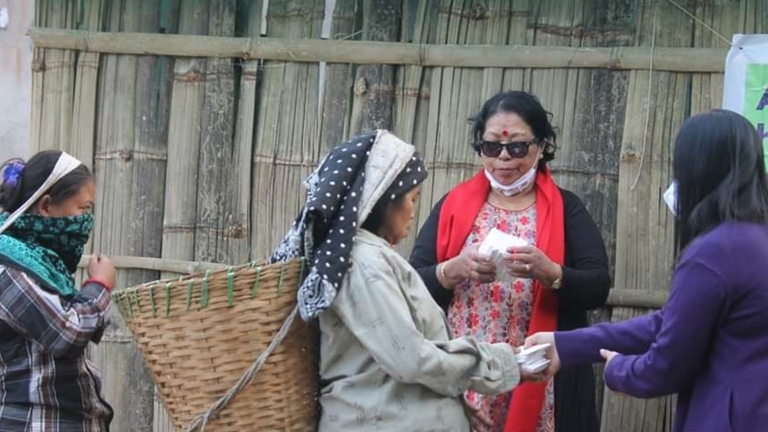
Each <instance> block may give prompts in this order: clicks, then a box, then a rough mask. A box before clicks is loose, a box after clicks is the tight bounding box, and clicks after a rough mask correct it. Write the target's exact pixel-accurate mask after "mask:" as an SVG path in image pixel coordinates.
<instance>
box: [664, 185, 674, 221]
mask: <svg viewBox="0 0 768 432" xmlns="http://www.w3.org/2000/svg"><path fill="white" fill-rule="evenodd" d="M663 197H664V202H665V203H667V207H669V211H671V212H672V214H673V215H674V216H675V217H677V181H675V180H672V183H671V184H670V185H669V187H668V188H667V190H666V191H664V195H663Z"/></svg>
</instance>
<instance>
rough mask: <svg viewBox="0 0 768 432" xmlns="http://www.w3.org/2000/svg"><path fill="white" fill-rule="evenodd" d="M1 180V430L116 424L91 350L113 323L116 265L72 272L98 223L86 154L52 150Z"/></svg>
mask: <svg viewBox="0 0 768 432" xmlns="http://www.w3.org/2000/svg"><path fill="white" fill-rule="evenodd" d="M0 170H1V171H2V174H3V177H2V180H3V181H2V185H1V186H0V208H2V210H3V213H1V214H0V430H2V431H4V432H17V431H18V432H37V431H46V432H95V431H107V430H109V423H110V421H111V419H112V408H111V407H110V406H109V405H108V404H107V403H106V402H105V401H104V399H103V398H102V396H101V394H100V393H101V383H100V378H99V375H98V372H97V371H96V369H95V367H94V366H93V365H91V364H90V362H89V361H88V359H87V355H86V347H87V346H88V343H89V342H95V343H98V342H99V340H100V338H101V335H102V334H103V332H104V329H105V328H106V326H107V325H108V323H109V322H108V319H107V316H108V315H107V314H108V311H109V307H110V295H109V290H110V289H111V287H112V286H113V285H114V283H115V269H114V267H113V266H112V263H111V262H110V261H109V260H108V259H106V258H94V259H92V260H91V262H90V263H89V265H88V269H87V270H88V275H89V276H90V278H89V279H88V280H87V281H86V282H85V283H84V284H83V285H82V287H81V288H80V289H79V290H78V289H76V288H75V280H74V278H73V277H72V275H73V274H74V273H75V270H77V265H78V263H79V261H80V258H81V257H82V254H83V247H84V246H85V243H86V242H87V241H88V238H89V236H90V233H91V229H92V228H93V215H92V213H91V211H92V208H93V200H94V183H93V177H92V175H91V173H90V171H89V170H88V168H86V167H85V166H84V165H83V164H82V163H80V161H78V160H77V159H75V158H73V157H72V156H70V155H68V154H66V153H63V152H60V151H44V152H41V153H38V154H37V155H35V156H34V157H32V158H31V159H30V160H29V162H27V163H26V164H24V163H23V162H22V161H21V160H11V161H9V162H8V163H6V164H5V165H3V166H2V167H0Z"/></svg>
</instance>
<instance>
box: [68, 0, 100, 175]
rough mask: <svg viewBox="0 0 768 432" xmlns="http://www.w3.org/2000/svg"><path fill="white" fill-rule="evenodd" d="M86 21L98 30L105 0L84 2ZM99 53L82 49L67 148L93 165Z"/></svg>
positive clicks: (78, 59) (88, 164)
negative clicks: (85, 51) (86, 51)
mask: <svg viewBox="0 0 768 432" xmlns="http://www.w3.org/2000/svg"><path fill="white" fill-rule="evenodd" d="M81 7H82V8H83V11H82V14H83V17H84V21H83V22H82V23H80V26H81V28H84V29H87V30H98V29H99V28H100V26H101V20H102V18H103V17H102V0H85V1H83V2H81ZM100 56H101V54H99V53H79V55H78V58H77V69H76V78H75V88H74V109H73V111H72V138H71V140H70V141H69V148H68V149H66V150H67V151H69V152H71V154H72V155H73V156H75V157H76V158H78V159H79V160H81V161H82V162H83V163H84V164H85V165H87V166H88V167H90V168H93V166H94V159H93V156H94V155H93V152H94V149H95V147H96V106H97V104H96V100H97V94H98V76H99V59H100Z"/></svg>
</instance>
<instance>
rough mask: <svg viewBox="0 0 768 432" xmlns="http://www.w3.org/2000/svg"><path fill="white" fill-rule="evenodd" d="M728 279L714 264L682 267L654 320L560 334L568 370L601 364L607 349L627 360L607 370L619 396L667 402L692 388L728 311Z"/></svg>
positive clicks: (559, 346) (698, 262) (618, 360)
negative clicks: (665, 398)
mask: <svg viewBox="0 0 768 432" xmlns="http://www.w3.org/2000/svg"><path fill="white" fill-rule="evenodd" d="M724 280H725V279H724V277H723V275H722V274H721V273H720V272H719V271H718V270H717V269H716V268H715V267H714V266H713V265H711V264H710V263H709V262H708V261H704V260H701V259H697V258H692V259H688V260H683V261H681V263H680V265H679V266H678V268H677V270H676V271H675V276H674V279H673V282H672V289H671V294H670V297H669V300H668V301H667V304H666V305H665V306H664V308H663V309H662V310H661V311H659V312H657V313H655V314H652V315H649V316H646V317H640V318H635V319H632V320H629V321H625V322H622V323H619V324H606V325H600V326H596V327H593V328H587V329H581V330H575V331H572V332H565V333H556V335H555V344H556V346H557V350H558V354H559V355H560V358H561V360H562V362H563V365H564V366H565V365H572V364H578V363H587V362H596V361H600V360H601V357H600V354H599V350H600V349H601V348H605V349H608V350H611V351H616V352H618V353H620V354H621V355H619V356H616V357H614V359H613V360H612V361H611V362H610V364H609V365H608V367H607V368H606V369H605V383H606V385H608V387H609V388H611V389H612V390H614V391H618V392H621V393H625V394H628V395H630V396H635V397H641V398H652V397H658V396H663V395H667V394H671V393H675V392H677V391H679V390H680V389H681V388H683V387H685V386H687V385H689V384H690V382H691V380H692V379H693V377H694V375H695V374H696V372H697V371H698V369H699V367H700V365H701V362H702V359H704V358H706V355H705V352H706V350H707V345H708V343H709V340H710V338H711V335H712V333H713V332H714V331H715V328H716V326H717V325H718V323H719V321H720V320H722V314H723V311H724V310H726V302H727V296H726V294H725V293H726V290H725V287H726V285H725V282H724Z"/></svg>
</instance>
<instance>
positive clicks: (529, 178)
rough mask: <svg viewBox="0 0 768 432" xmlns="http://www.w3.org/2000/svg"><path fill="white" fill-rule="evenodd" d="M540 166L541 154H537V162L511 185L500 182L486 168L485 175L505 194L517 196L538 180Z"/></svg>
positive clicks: (494, 186) (494, 187)
mask: <svg viewBox="0 0 768 432" xmlns="http://www.w3.org/2000/svg"><path fill="white" fill-rule="evenodd" d="M538 168H539V156H538V155H537V156H536V162H534V164H533V166H532V167H531V169H529V170H528V171H527V172H526V173H525V174H523V175H522V176H521V177H520V178H519V179H517V180H515V181H514V182H513V183H512V184H511V185H503V184H501V183H499V182H498V181H497V180H496V179H495V178H493V175H492V174H491V173H490V172H489V171H488V170H485V177H486V178H487V179H488V181H489V182H491V187H492V188H493V189H495V190H497V191H499V192H501V193H502V194H504V196H508V197H511V196H515V195H517V194H519V193H520V192H522V191H524V190H526V189H528V188H529V187H530V186H531V185H532V184H533V182H535V181H536V171H537V170H538Z"/></svg>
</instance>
